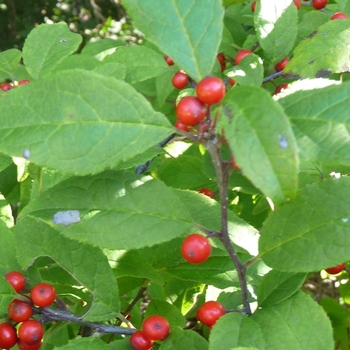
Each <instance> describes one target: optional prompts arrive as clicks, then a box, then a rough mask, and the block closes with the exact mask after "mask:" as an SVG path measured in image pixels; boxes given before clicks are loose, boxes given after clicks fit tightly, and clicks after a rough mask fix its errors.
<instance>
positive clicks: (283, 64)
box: [275, 57, 289, 72]
mask: <svg viewBox="0 0 350 350" xmlns="http://www.w3.org/2000/svg"><path fill="white" fill-rule="evenodd" d="M288 62H289V58H288V57H285V58H284V59H283V60H282V61H280V62H278V63H276V64H275V69H276V72H281V71H283V70H284V68H285V67H286V65H287V63H288Z"/></svg>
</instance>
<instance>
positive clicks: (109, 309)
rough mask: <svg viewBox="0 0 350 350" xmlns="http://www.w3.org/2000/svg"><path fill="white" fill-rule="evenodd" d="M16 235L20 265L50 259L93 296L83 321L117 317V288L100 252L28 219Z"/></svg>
mask: <svg viewBox="0 0 350 350" xmlns="http://www.w3.org/2000/svg"><path fill="white" fill-rule="evenodd" d="M15 233H16V239H17V247H18V258H19V261H20V264H21V266H23V267H27V266H29V265H31V264H32V263H33V261H34V260H35V259H36V258H37V257H39V256H49V257H51V258H52V259H53V260H54V261H55V262H56V263H57V264H58V265H59V266H60V267H61V268H63V269H64V270H66V271H67V272H68V273H69V274H70V275H71V276H72V277H73V278H74V279H75V280H76V281H77V285H81V286H82V287H84V288H85V289H86V290H87V291H88V292H89V293H90V294H91V295H92V296H93V302H92V304H91V305H90V306H89V307H91V308H90V309H89V313H88V314H87V316H86V317H85V318H84V320H86V321H88V320H89V321H106V320H109V319H111V318H113V317H115V316H116V315H117V313H118V312H119V296H118V286H117V283H116V280H115V277H114V275H113V272H112V269H111V268H110V266H109V264H108V261H107V258H106V256H105V255H104V254H103V253H102V252H101V250H100V249H98V248H96V247H92V246H89V245H87V244H83V243H81V242H77V241H74V240H71V239H69V238H66V237H64V236H62V235H61V234H59V233H58V232H57V231H55V230H54V229H52V228H51V227H49V226H48V225H46V224H45V223H43V222H41V221H38V220H36V219H34V218H31V217H29V216H27V217H25V218H22V219H20V220H19V221H18V223H17V225H16V226H15ZM106 286H108V288H106ZM85 311H88V310H85Z"/></svg>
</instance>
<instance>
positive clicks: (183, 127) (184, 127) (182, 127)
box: [175, 120, 190, 132]
mask: <svg viewBox="0 0 350 350" xmlns="http://www.w3.org/2000/svg"><path fill="white" fill-rule="evenodd" d="M175 128H176V129H179V130H183V131H187V132H189V131H190V129H189V128H188V126H187V125H185V124H184V123H181V122H180V120H177V121H176V122H175Z"/></svg>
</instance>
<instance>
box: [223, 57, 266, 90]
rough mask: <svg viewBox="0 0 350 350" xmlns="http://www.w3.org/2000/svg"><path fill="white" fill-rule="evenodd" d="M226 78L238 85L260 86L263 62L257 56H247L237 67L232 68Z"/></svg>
mask: <svg viewBox="0 0 350 350" xmlns="http://www.w3.org/2000/svg"><path fill="white" fill-rule="evenodd" d="M227 76H228V77H229V78H232V79H234V80H236V82H237V83H238V84H239V85H250V86H260V85H261V84H262V81H263V76H264V66H263V61H262V59H261V58H260V57H259V56H257V55H254V54H251V55H248V56H246V57H244V58H243V60H242V61H241V62H240V63H239V65H237V66H233V67H232V69H230V70H229V71H228V73H227Z"/></svg>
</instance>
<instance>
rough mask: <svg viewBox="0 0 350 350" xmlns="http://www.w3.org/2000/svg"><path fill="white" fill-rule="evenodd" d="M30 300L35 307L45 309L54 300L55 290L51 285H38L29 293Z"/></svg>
mask: <svg viewBox="0 0 350 350" xmlns="http://www.w3.org/2000/svg"><path fill="white" fill-rule="evenodd" d="M30 298H31V299H32V300H33V303H34V304H35V305H37V306H39V307H47V306H50V305H51V304H52V303H53V302H54V300H55V299H56V290H55V288H54V287H53V286H52V285H51V284H48V283H39V284H37V285H36V286H35V287H34V288H33V289H32V290H31V291H30Z"/></svg>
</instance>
